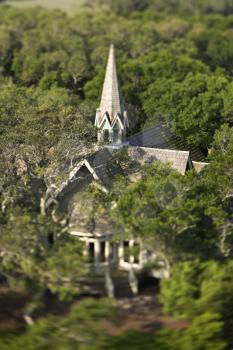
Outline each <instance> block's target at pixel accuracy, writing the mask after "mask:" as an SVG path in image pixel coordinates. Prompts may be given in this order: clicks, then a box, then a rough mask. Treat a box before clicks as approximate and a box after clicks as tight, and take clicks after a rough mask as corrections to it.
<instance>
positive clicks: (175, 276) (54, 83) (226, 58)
mask: <svg viewBox="0 0 233 350" xmlns="http://www.w3.org/2000/svg"><path fill="white" fill-rule="evenodd" d="M19 1H20V0H19ZM111 43H114V45H115V48H116V55H117V62H118V70H119V76H120V80H121V84H122V89H123V95H124V97H125V102H126V105H127V110H128V112H129V115H130V118H131V119H130V122H131V125H132V127H131V130H130V133H132V134H133V133H136V132H139V131H141V130H144V129H145V128H147V127H150V126H154V125H156V124H158V123H161V122H162V123H165V124H166V125H167V126H168V127H169V128H170V129H171V130H172V132H173V133H174V134H175V135H177V136H178V137H180V138H181V139H182V140H185V142H186V143H187V144H189V145H195V147H197V148H199V149H200V151H202V152H203V154H204V155H205V157H206V162H208V163H209V164H208V166H207V167H206V169H205V170H204V171H203V172H202V173H201V174H197V173H195V172H194V171H188V173H187V174H186V175H185V176H182V175H180V174H179V173H178V172H176V171H174V170H172V169H171V167H170V166H169V164H168V165H164V164H161V163H159V162H156V163H154V164H153V165H151V166H147V167H145V168H143V173H142V177H141V179H140V180H139V181H137V182H136V183H131V182H130V181H129V179H124V178H121V179H118V178H117V179H116V184H115V186H114V187H113V189H112V191H110V192H109V193H102V192H101V191H100V190H98V189H93V188H89V189H88V190H87V192H88V196H89V197H88V198H89V199H90V201H91V202H92V203H93V213H94V214H93V215H98V213H100V212H102V211H103V210H104V208H105V207H106V204H107V203H110V202H111V203H112V202H114V203H115V205H114V206H113V208H112V210H111V212H110V214H109V215H111V218H112V220H113V222H114V227H115V230H116V234H117V235H133V236H135V237H140V239H141V240H142V241H143V242H144V244H145V245H146V246H148V247H150V248H153V249H159V250H160V252H161V254H163V256H164V259H166V262H167V264H168V265H169V268H170V271H171V276H170V278H169V279H167V280H161V281H160V287H159V295H158V300H159V307H160V308H161V310H162V311H161V312H162V314H163V315H164V317H169V319H170V318H171V319H173V320H175V321H177V322H178V324H182V325H183V326H181V327H169V324H168V325H167V324H166V325H161V324H160V325H155V326H154V327H152V329H150V330H146V331H145V330H135V329H132V330H131V329H127V330H125V331H122V332H116V331H110V330H109V328H108V327H107V326H106V320H107V321H108V323H109V324H112V325H113V326H112V327H113V328H114V329H117V328H118V326H119V324H120V323H121V320H120V316H119V308H118V306H117V304H116V302H115V301H114V300H108V299H105V298H83V297H81V296H80V288H79V284H78V282H77V281H79V280H80V279H82V278H84V277H85V276H87V275H88V271H87V264H86V260H85V257H84V256H83V254H82V244H81V243H80V242H79V240H77V239H74V238H73V237H72V236H71V235H69V231H68V229H67V228H66V227H64V225H63V224H62V220H54V218H53V217H52V215H47V214H46V212H45V202H46V199H47V198H48V196H50V195H51V193H52V192H53V190H54V188H56V186H57V185H58V184H59V183H61V182H62V181H64V179H65V177H66V176H67V174H68V173H69V171H70V169H71V168H72V166H73V165H74V164H75V162H77V161H78V160H80V159H81V158H82V156H83V154H84V153H85V152H88V151H89V150H90V149H92V147H93V146H94V145H95V143H96V130H95V127H94V117H95V111H96V108H97V107H98V104H99V100H100V96H101V89H102V85H103V80H104V73H105V68H106V59H107V55H108V50H109V45H110V44H111ZM122 158H124V157H122ZM121 161H122V162H123V161H124V159H121ZM126 161H127V160H126ZM140 198H143V200H140ZM51 235H53V237H56V240H55V241H53V242H51V239H50V237H51ZM232 290H233V2H232V1H231V0H166V1H164V0H141V1H140V0H114V1H113V0H92V1H91V0H89V1H87V3H86V5H85V6H83V7H82V8H80V10H79V11H78V12H77V13H76V14H74V15H70V14H69V15H68V14H66V13H65V12H63V11H61V10H59V9H57V10H48V9H44V8H42V7H35V8H23V9H20V8H14V7H11V6H9V5H8V4H4V1H3V2H2V3H1V4H0V305H1V306H0V349H1V350H6V349H7V350H18V349H25V350H46V349H49V350H76V349H78V350H79V349H80V350H100V349H101V350H105V349H106V350H107V349H108V350H114V349H122V350H124V349H127V350H130V349H136V350H141V349H146V350H147V349H148V350H150V349H158V350H210V349H211V350H225V349H226V350H230V349H232V348H233V333H232V328H233V293H232ZM17 300H18V301H17ZM49 300H53V303H55V305H56V306H55V308H56V312H54V310H53V311H51V312H49V311H48V309H49V307H48V305H49V303H50V302H49ZM4 303H6V304H7V303H8V304H9V306H8V309H7V314H10V315H16V316H12V317H10V318H9V319H7V318H6V315H5V314H6V312H4ZM19 304H22V305H23V306H22V307H21V310H20V311H19V310H18V311H17V309H18V305H19ZM51 308H52V307H51ZM19 312H20V316H19V315H18V313H19ZM150 312H151V313H154V312H155V310H153V309H151V310H150ZM17 317H18V318H19V317H21V318H22V319H23V318H24V320H23V322H22V324H21V323H20V326H19V327H18V326H16V327H14V325H13V326H12V325H11V322H13V324H14V322H15V318H17ZM8 323H9V324H8Z"/></svg>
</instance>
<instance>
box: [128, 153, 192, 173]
mask: <svg viewBox="0 0 233 350" xmlns="http://www.w3.org/2000/svg"><path fill="white" fill-rule="evenodd" d="M128 155H129V156H130V158H131V159H132V160H133V161H134V162H136V163H137V164H138V165H139V166H140V165H144V164H151V163H153V162H154V161H156V160H159V161H161V162H163V163H164V162H167V163H171V166H172V167H173V169H175V170H177V171H178V172H179V173H181V174H182V175H184V174H185V172H186V170H187V169H188V168H191V167H192V162H191V160H190V157H189V152H187V151H176V150H168V149H158V148H149V147H128Z"/></svg>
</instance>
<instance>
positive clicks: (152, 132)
mask: <svg viewBox="0 0 233 350" xmlns="http://www.w3.org/2000/svg"><path fill="white" fill-rule="evenodd" d="M127 141H128V142H129V144H130V145H131V146H140V147H151V148H160V149H167V150H180V151H189V153H190V158H191V159H192V160H194V161H199V162H205V156H204V155H203V154H202V152H201V151H200V150H199V149H198V148H197V147H195V146H193V145H188V144H187V143H186V142H184V141H183V140H181V139H180V138H179V137H177V136H175V135H173V134H172V132H171V131H170V130H169V129H168V128H167V127H166V126H165V125H164V124H159V125H157V126H154V127H152V128H149V129H145V130H143V131H141V132H139V133H138V134H135V135H132V136H130V137H129V138H128V139H127Z"/></svg>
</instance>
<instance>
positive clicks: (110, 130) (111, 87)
mask: <svg viewBox="0 0 233 350" xmlns="http://www.w3.org/2000/svg"><path fill="white" fill-rule="evenodd" d="M95 125H96V127H97V128H98V141H99V142H107V143H108V144H109V143H110V144H116V145H119V144H123V143H124V142H125V137H126V128H127V127H128V118H127V112H126V111H125V108H124V102H123V98H122V95H121V89H120V85H119V80H118V75H117V67H116V59H115V52H114V45H111V46H110V51H109V57H108V64H107V69H106V74H105V80H104V86H103V92H102V98H101V102H100V107H99V108H98V109H97V112H96V119H95Z"/></svg>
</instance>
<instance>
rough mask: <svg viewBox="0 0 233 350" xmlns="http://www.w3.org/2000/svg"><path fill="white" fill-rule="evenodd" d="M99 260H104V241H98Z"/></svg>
mask: <svg viewBox="0 0 233 350" xmlns="http://www.w3.org/2000/svg"><path fill="white" fill-rule="evenodd" d="M100 261H101V262H105V242H100Z"/></svg>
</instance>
